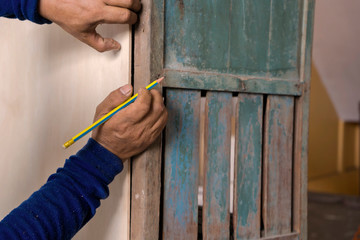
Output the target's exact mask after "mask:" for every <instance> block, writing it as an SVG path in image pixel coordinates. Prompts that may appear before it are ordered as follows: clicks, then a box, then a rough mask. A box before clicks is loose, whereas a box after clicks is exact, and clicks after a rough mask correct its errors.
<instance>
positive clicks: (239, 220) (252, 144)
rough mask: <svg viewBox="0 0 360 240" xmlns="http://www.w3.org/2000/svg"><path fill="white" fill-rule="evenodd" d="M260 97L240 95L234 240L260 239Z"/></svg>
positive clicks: (236, 132) (261, 104)
mask: <svg viewBox="0 0 360 240" xmlns="http://www.w3.org/2000/svg"><path fill="white" fill-rule="evenodd" d="M262 126H263V96H262V95H253V94H240V95H239V97H238V104H237V109H236V129H235V134H236V135H235V136H236V140H235V141H236V142H235V149H236V155H235V178H234V180H235V194H234V236H235V237H234V239H258V238H260V214H261V205H260V201H261V199H260V198H261V157H262V156H261V155H262Z"/></svg>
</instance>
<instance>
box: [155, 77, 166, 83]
mask: <svg viewBox="0 0 360 240" xmlns="http://www.w3.org/2000/svg"><path fill="white" fill-rule="evenodd" d="M162 80H164V77H162V78H159V79H157V80H156V81H157V83H160V82H161V81H162Z"/></svg>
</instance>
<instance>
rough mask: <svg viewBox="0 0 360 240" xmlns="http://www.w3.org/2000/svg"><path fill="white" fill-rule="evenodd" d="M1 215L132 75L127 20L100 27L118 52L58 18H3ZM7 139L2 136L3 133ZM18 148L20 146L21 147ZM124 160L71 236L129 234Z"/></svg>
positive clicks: (91, 239) (48, 170)
mask: <svg viewBox="0 0 360 240" xmlns="http://www.w3.org/2000/svg"><path fill="white" fill-rule="evenodd" d="M0 26H1V30H2V31H3V32H4V33H6V34H1V35H0V51H1V56H0V75H1V77H0V83H1V87H0V108H1V111H0V123H1V124H0V132H1V137H2V139H3V140H2V141H1V152H2V154H1V156H0V188H1V190H2V192H3V193H4V194H3V195H2V197H1V199H0V218H3V217H4V215H5V214H7V213H9V212H10V210H12V209H13V208H15V207H17V206H18V205H19V204H20V203H21V202H22V201H24V200H25V199H26V198H28V197H29V196H30V194H31V193H32V192H33V191H36V190H38V189H39V188H40V186H42V185H43V184H44V183H45V182H46V180H47V179H48V177H49V175H50V174H52V173H54V172H55V171H56V169H57V168H59V167H61V166H63V165H64V162H65V159H66V158H68V157H70V156H71V155H72V154H74V153H76V152H77V151H78V150H79V149H81V148H82V147H83V146H84V144H85V143H86V141H87V139H88V137H89V136H90V135H89V136H87V137H84V138H83V139H81V140H79V142H77V143H76V144H74V145H73V146H71V148H69V149H67V150H64V149H63V148H62V147H61V146H62V144H63V143H64V142H65V141H67V140H68V139H69V138H70V137H72V136H73V135H74V134H76V133H78V132H79V131H81V130H83V129H84V128H85V127H87V126H88V125H89V124H91V123H92V121H93V116H94V113H95V108H96V106H97V105H98V104H99V103H100V102H101V101H102V100H103V99H104V98H105V97H106V96H107V95H108V94H109V93H110V92H111V91H113V90H115V89H117V88H119V87H120V86H122V85H124V84H127V83H129V81H130V66H131V60H130V52H131V51H130V49H131V32H130V31H129V26H128V25H121V26H119V25H111V26H105V25H103V26H101V27H99V28H98V30H99V31H100V32H101V33H102V34H104V36H107V37H114V38H115V39H116V40H117V41H119V42H120V44H121V46H122V48H121V51H119V52H113V51H111V52H107V53H98V52H97V51H96V50H94V49H92V48H90V47H89V46H87V45H85V44H84V43H82V42H80V41H79V40H77V39H75V38H74V37H72V36H71V35H69V34H68V33H66V32H65V31H63V30H62V29H61V28H60V27H58V26H57V25H55V24H51V25H36V24H33V23H31V22H28V21H18V20H14V19H6V18H0ZM5 139H6V140H5ZM19 149H21V151H19ZM128 163H129V162H126V163H125V164H124V170H123V172H122V173H121V174H120V175H119V176H117V177H116V178H115V179H114V181H113V182H112V183H111V185H110V186H109V187H110V192H111V194H110V196H109V198H107V199H106V200H105V201H102V203H101V207H100V208H99V209H98V210H97V213H96V215H95V216H94V218H93V219H91V221H90V222H89V223H88V224H86V226H84V228H83V229H82V230H81V231H80V232H79V233H78V234H77V235H76V236H75V237H74V239H77V240H80V239H87V240H95V239H104V240H107V239H115V238H116V239H121V240H125V239H128V228H129V222H128V217H129V209H130V202H129V201H130V171H129V167H128Z"/></svg>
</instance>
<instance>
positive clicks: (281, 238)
mask: <svg viewBox="0 0 360 240" xmlns="http://www.w3.org/2000/svg"><path fill="white" fill-rule="evenodd" d="M261 240H299V233H296V232H295V233H289V234H283V235H277V236H272V237H266V238H261Z"/></svg>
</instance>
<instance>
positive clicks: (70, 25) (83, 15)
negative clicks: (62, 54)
mask: <svg viewBox="0 0 360 240" xmlns="http://www.w3.org/2000/svg"><path fill="white" fill-rule="evenodd" d="M140 8H141V4H140V1H139V0H40V3H39V13H40V15H41V16H43V17H44V18H46V19H48V20H50V21H52V22H55V23H56V24H58V25H59V26H60V27H62V28H63V29H64V30H65V31H67V32H68V33H70V34H71V35H73V36H74V37H76V38H77V39H79V40H80V41H82V42H84V43H86V44H88V45H89V46H91V47H93V48H95V49H96V50H98V51H99V52H105V51H109V50H112V49H120V44H119V43H118V42H116V41H115V40H114V39H111V38H103V37H102V36H100V35H99V34H98V33H97V32H96V30H95V29H96V27H97V25H99V24H103V23H110V24H115V23H128V24H134V23H135V22H136V21H137V15H136V14H135V12H137V11H139V10H140Z"/></svg>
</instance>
